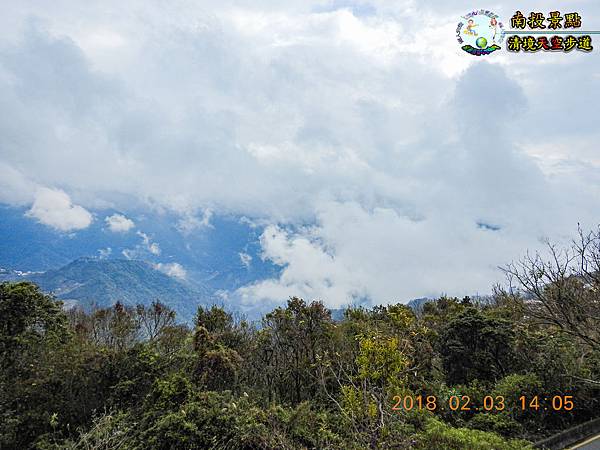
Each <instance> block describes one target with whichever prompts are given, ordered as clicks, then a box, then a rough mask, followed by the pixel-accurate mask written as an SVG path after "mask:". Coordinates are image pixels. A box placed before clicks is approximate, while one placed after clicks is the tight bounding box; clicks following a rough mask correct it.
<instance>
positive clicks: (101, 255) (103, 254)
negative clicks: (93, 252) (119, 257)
mask: <svg viewBox="0 0 600 450" xmlns="http://www.w3.org/2000/svg"><path fill="white" fill-rule="evenodd" d="M111 254H112V248H110V247H106V248H101V249H99V250H98V259H106V258H108V257H109V256H110V255H111Z"/></svg>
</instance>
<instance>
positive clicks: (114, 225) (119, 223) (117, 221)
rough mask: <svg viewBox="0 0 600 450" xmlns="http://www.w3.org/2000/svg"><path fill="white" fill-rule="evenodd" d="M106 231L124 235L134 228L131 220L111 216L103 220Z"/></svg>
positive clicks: (120, 216) (122, 216) (114, 215)
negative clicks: (106, 227)
mask: <svg viewBox="0 0 600 450" xmlns="http://www.w3.org/2000/svg"><path fill="white" fill-rule="evenodd" d="M104 221H105V222H106V225H107V226H108V229H109V230H110V231H112V232H113V233H126V232H127V231H129V230H131V229H132V228H133V227H135V223H134V222H133V220H131V219H128V218H127V217H125V216H124V215H122V214H113V215H112V216H108V217H106V218H105V219H104Z"/></svg>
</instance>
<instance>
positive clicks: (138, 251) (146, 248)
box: [121, 231, 161, 259]
mask: <svg viewBox="0 0 600 450" xmlns="http://www.w3.org/2000/svg"><path fill="white" fill-rule="evenodd" d="M136 234H137V235H138V236H139V237H140V238H142V242H140V243H139V244H137V245H136V246H135V247H134V248H128V249H125V250H123V251H122V252H121V254H122V255H123V256H124V257H125V258H127V259H144V258H146V257H153V256H160V254H161V249H160V245H159V244H158V243H157V242H152V238H151V237H150V236H148V235H147V234H146V233H144V232H142V231H137V232H136Z"/></svg>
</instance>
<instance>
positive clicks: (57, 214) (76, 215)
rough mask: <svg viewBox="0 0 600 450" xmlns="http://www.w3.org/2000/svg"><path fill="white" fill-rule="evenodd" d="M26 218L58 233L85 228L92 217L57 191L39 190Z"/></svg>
mask: <svg viewBox="0 0 600 450" xmlns="http://www.w3.org/2000/svg"><path fill="white" fill-rule="evenodd" d="M27 216H29V217H32V218H35V219H37V220H38V221H39V222H40V223H43V224H44V225H48V226H49V227H52V228H55V229H57V230H60V231H74V230H81V229H83V228H87V227H88V226H89V225H90V224H91V223H92V215H91V214H90V213H89V212H88V211H87V210H86V209H85V208H83V207H81V206H79V205H74V204H73V203H71V198H70V197H69V196H68V195H67V194H66V193H65V192H64V191H61V190H59V189H50V188H40V189H38V191H37V192H36V193H35V200H34V201H33V205H32V206H31V209H29V211H27Z"/></svg>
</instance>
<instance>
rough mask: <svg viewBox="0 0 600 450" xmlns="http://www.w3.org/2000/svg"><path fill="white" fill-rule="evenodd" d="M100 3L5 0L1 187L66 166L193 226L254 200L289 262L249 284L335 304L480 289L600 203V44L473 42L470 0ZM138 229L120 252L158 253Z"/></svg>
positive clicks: (70, 188) (274, 255)
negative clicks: (597, 53)
mask: <svg viewBox="0 0 600 450" xmlns="http://www.w3.org/2000/svg"><path fill="white" fill-rule="evenodd" d="M108 4H109V5H115V6H117V5H118V8H119V10H120V11H122V14H119V16H118V18H116V19H115V16H114V15H113V14H111V13H110V11H111V8H110V7H106V6H105V4H104V3H103V6H99V5H93V4H92V5H89V8H91V9H90V10H89V14H86V15H85V16H81V14H79V12H78V11H79V9H78V7H77V6H76V3H75V2H71V1H69V0H66V1H64V2H61V3H60V5H59V6H55V5H52V6H51V7H50V6H40V5H39V4H33V3H28V2H22V4H21V3H19V7H16V6H14V7H10V8H5V9H4V10H3V14H2V17H0V37H2V38H3V39H1V40H0V42H1V44H0V108H1V110H0V113H2V114H0V188H1V189H0V201H3V202H9V203H11V204H18V205H30V204H31V203H32V202H33V201H34V195H35V190H36V188H37V187H39V186H61V187H63V189H64V190H65V191H66V192H68V193H75V192H77V200H78V203H81V205H82V206H85V207H88V208H91V205H92V204H100V203H102V202H103V201H104V202H107V203H108V204H114V205H115V206H114V207H115V208H118V209H121V210H123V211H126V210H127V207H128V206H130V205H131V204H135V206H139V203H142V204H146V205H151V206H152V207H153V208H156V209H161V208H162V209H169V210H173V211H176V212H178V213H180V214H181V220H180V221H179V223H178V224H177V225H176V226H177V227H178V228H179V229H180V230H181V231H182V232H183V233H189V232H191V231H193V230H196V229H201V228H203V227H210V226H211V214H212V213H213V212H214V214H215V215H220V214H224V215H236V216H247V217H249V218H250V219H251V220H252V221H253V223H259V224H261V225H262V224H265V223H266V224H271V225H273V227H270V228H268V230H269V231H273V232H274V234H269V233H266V234H264V235H263V239H262V245H263V251H264V254H265V257H266V258H268V259H269V260H272V261H274V262H277V263H278V264H281V265H282V268H283V273H282V276H281V277H280V278H276V279H273V280H268V281H265V282H263V283H260V284H258V285H253V286H249V287H247V288H246V289H245V290H242V291H240V293H241V294H243V295H245V296H246V298H247V299H248V301H255V300H257V299H260V298H275V297H277V298H278V300H281V299H285V298H286V297H287V296H288V295H292V294H294V293H299V294H302V295H307V296H319V297H323V299H324V300H325V301H328V298H325V297H331V298H333V299H334V300H332V301H334V302H335V303H336V304H337V303H341V302H343V301H344V299H348V298H352V297H361V296H365V297H369V298H373V299H376V300H377V301H384V300H385V299H389V298H390V297H395V296H396V295H397V296H399V297H406V296H412V295H413V294H414V295H416V296H421V295H424V294H426V293H429V292H437V291H438V290H446V291H448V292H450V290H451V289H456V290H461V289H463V288H462V287H463V286H465V289H468V290H479V289H481V290H483V289H484V288H485V286H486V285H487V286H488V288H489V284H491V283H492V282H493V281H495V280H496V278H497V276H498V275H499V274H498V271H497V270H496V269H495V266H496V265H497V264H499V263H503V262H506V260H507V259H508V260H510V259H511V258H512V257H513V255H515V254H519V253H521V252H523V251H524V250H525V249H526V248H528V247H533V246H535V245H536V244H537V242H538V239H539V237H540V236H542V235H548V236H550V237H555V236H558V237H560V236H564V235H566V234H570V233H571V232H572V231H573V229H574V227H575V225H576V223H577V222H582V223H584V224H586V223H587V224H589V225H593V224H594V222H597V221H598V220H600V219H599V218H598V216H597V214H596V213H595V212H594V211H597V210H598V208H597V207H598V206H600V189H599V187H600V183H599V182H600V164H598V161H596V160H597V157H596V156H595V155H596V154H597V151H596V144H595V143H596V142H597V130H598V124H597V115H596V114H595V112H594V111H593V109H592V108H593V105H596V104H598V103H600V90H599V89H597V86H596V85H597V81H598V80H597V77H594V76H590V75H589V74H597V73H599V72H600V62H599V61H598V59H597V58H594V53H592V54H590V55H585V54H579V53H577V54H576V53H571V54H565V55H563V54H548V55H541V54H536V55H510V54H508V53H507V52H502V53H500V52H498V53H497V54H492V55H490V56H489V57H485V58H473V57H470V56H469V55H466V54H464V52H462V50H460V48H459V46H458V45H457V44H456V42H455V40H454V29H455V27H456V23H457V21H458V20H459V15H460V14H463V13H464V12H466V11H468V10H469V9H470V8H471V7H472V5H471V4H470V3H469V2H466V1H459V2H458V3H456V2H453V3H449V2H441V1H437V0H432V1H429V2H415V1H413V0H403V1H398V2H384V1H380V0H373V1H368V0H367V1H365V2H361V3H360V5H358V4H357V3H353V2H344V1H342V2H338V1H335V2H329V3H327V4H324V3H323V2H312V1H299V0H290V1H288V2H272V1H268V0H258V1H256V2H252V3H249V2H231V1H229V0H226V1H224V2H212V1H200V2H183V3H178V5H179V7H174V6H173V5H168V6H167V5H164V4H163V3H161V2H157V1H152V0H149V1H132V2H128V3H127V5H125V6H124V5H123V4H122V2H119V3H117V2H116V0H114V2H113V3H111V2H110V1H109V3H108ZM569 5H570V4H569V3H566V2H564V1H559V2H558V3H557V4H556V5H555V8H556V9H561V8H563V9H565V10H566V9H569V8H570V6H569ZM530 7H531V10H544V8H545V4H544V3H542V2H541V1H540V0H536V1H534V2H533V3H531V5H530ZM586 8H587V10H586V11H584V12H582V14H584V21H585V20H586V18H592V17H594V15H595V14H596V15H597V13H598V12H600V11H599V6H598V5H597V4H595V5H588V6H587V7H586ZM496 12H498V13H500V14H501V15H502V16H503V18H504V21H505V23H507V22H508V20H509V18H510V15H511V14H512V13H514V11H513V10H509V9H506V8H503V10H501V9H500V8H499V10H498V11H496ZM32 14H33V15H35V16H36V17H38V18H39V19H40V20H39V21H37V22H31V21H29V19H28V17H30V16H31V15H32ZM40 24H42V25H40ZM157 30H160V32H157ZM525 56H528V57H525ZM164 61H168V64H167V65H165V64H164ZM567 65H568V68H569V70H565V67H567ZM549 74H552V75H551V76H549ZM549 92H550V93H551V95H548V93H549ZM565 105H568V107H569V111H577V112H578V113H577V114H575V113H574V114H571V113H569V112H568V111H567V110H566V109H565ZM574 136H576V139H574ZM574 143H575V144H574ZM574 145H575V147H576V148H574ZM550 157H551V158H550ZM65 195H66V194H65ZM81 199H89V200H87V201H86V202H83V203H82V200H81ZM77 208H78V207H76V206H73V209H74V210H75V211H79V210H77ZM67 209H69V208H67ZM199 211H202V214H200V213H198V212H199ZM72 213H73V211H71V214H72ZM90 220H91V217H90ZM478 222H482V223H488V224H493V225H498V226H500V230H499V231H497V232H494V231H490V230H484V229H481V228H478V227H477V226H476V224H477V223H478ZM302 224H310V225H311V226H310V227H309V228H301V227H300V228H299V226H300V225H302ZM144 236H145V237H144ZM140 237H141V238H142V242H141V243H140V244H139V245H138V246H136V247H135V248H133V249H128V250H126V252H125V253H126V255H128V256H129V257H146V256H148V257H153V256H156V255H158V254H160V246H159V245H158V243H155V242H151V239H150V238H149V237H148V236H147V235H145V234H143V233H142V234H140ZM242 262H243V259H242ZM291 291H297V292H291Z"/></svg>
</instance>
